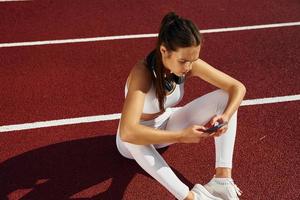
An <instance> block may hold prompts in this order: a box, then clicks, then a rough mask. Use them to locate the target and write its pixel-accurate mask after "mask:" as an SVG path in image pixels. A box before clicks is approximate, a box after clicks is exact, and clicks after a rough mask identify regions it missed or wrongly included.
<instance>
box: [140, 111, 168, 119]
mask: <svg viewBox="0 0 300 200" xmlns="http://www.w3.org/2000/svg"><path fill="white" fill-rule="evenodd" d="M163 113H164V111H160V112H158V113H153V114H146V113H143V114H142V116H141V120H144V121H148V120H153V119H155V118H156V117H158V116H159V115H161V114H163Z"/></svg>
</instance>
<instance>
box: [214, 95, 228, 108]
mask: <svg viewBox="0 0 300 200" xmlns="http://www.w3.org/2000/svg"><path fill="white" fill-rule="evenodd" d="M214 99H215V100H216V101H215V103H216V106H217V111H218V112H220V113H222V112H224V110H225V108H226V106H227V103H228V99H229V94H228V92H226V91H225V90H222V89H219V90H216V91H215V98H214Z"/></svg>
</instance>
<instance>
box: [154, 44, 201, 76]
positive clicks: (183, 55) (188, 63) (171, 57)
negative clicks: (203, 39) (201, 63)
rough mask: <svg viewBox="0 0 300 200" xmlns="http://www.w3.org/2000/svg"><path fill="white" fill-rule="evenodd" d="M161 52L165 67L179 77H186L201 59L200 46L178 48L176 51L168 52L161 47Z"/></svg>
mask: <svg viewBox="0 0 300 200" xmlns="http://www.w3.org/2000/svg"><path fill="white" fill-rule="evenodd" d="M160 51H161V54H162V61H163V64H164V66H165V67H166V68H167V69H168V70H170V72H172V73H174V74H175V75H177V76H185V75H186V74H187V73H188V72H189V71H190V70H191V69H192V66H193V63H194V62H195V61H196V60H198V58H199V54H200V45H199V46H192V47H185V48H178V49H177V50H176V51H168V50H167V49H166V48H165V47H164V46H163V45H161V47H160Z"/></svg>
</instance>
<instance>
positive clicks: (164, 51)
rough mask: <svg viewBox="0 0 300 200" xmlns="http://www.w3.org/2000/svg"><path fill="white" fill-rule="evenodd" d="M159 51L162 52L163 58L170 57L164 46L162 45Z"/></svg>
mask: <svg viewBox="0 0 300 200" xmlns="http://www.w3.org/2000/svg"><path fill="white" fill-rule="evenodd" d="M159 50H160V53H161V55H162V56H163V57H166V56H168V50H167V48H166V47H165V46H164V45H163V44H162V45H160V47H159Z"/></svg>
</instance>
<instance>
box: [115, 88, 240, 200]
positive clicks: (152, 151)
mask: <svg viewBox="0 0 300 200" xmlns="http://www.w3.org/2000/svg"><path fill="white" fill-rule="evenodd" d="M127 91H128V90H127V86H125V97H126V95H127ZM183 93H184V84H181V85H176V88H175V89H174V91H173V92H172V93H171V94H169V95H168V96H167V97H166V101H165V105H164V106H165V108H166V111H165V112H164V113H163V114H161V115H160V116H158V117H157V118H155V119H153V120H148V121H142V120H141V121H140V124H142V125H145V126H149V127H153V128H156V129H162V130H170V131H172V130H173V131H176V130H182V129H184V128H186V127H189V126H190V125H205V124H206V123H207V122H209V121H210V120H211V118H212V117H213V116H215V115H221V114H223V112H224V110H225V108H226V105H227V101H228V94H227V93H226V92H225V91H223V90H216V91H214V92H211V93H208V94H206V95H204V96H201V97H199V98H197V99H195V100H193V101H192V102H190V103H188V104H186V105H185V106H183V107H181V108H179V109H178V110H172V109H170V107H172V106H175V105H176V104H177V103H179V102H180V100H181V99H182V96H183ZM158 112H159V104H158V100H157V98H156V96H155V88H154V85H153V84H152V87H151V89H150V90H149V91H148V93H147V94H146V98H145V103H144V108H143V113H158ZM236 126H237V113H234V115H233V116H232V117H231V119H230V121H229V123H228V130H227V132H226V133H225V134H223V135H221V136H220V137H216V138H215V139H214V140H215V150H216V163H215V167H227V168H232V156H233V149H234V141H235V135H236ZM119 134H120V133H119V127H118V132H117V136H116V143H117V148H118V150H119V152H120V153H121V154H122V155H123V156H124V157H126V158H129V159H134V160H136V162H137V163H138V164H139V165H140V166H141V167H142V168H143V169H144V170H145V171H146V172H147V173H149V174H150V175H151V176H152V177H153V178H155V179H156V180H157V181H158V182H160V183H161V184H162V185H163V186H164V187H165V188H166V189H167V190H168V191H170V192H171V193H172V194H173V195H174V196H175V197H176V198H177V199H185V198H186V197H187V195H188V193H189V188H188V186H186V185H185V184H184V183H183V182H182V181H181V180H179V178H178V177H177V176H176V175H175V174H174V172H173V171H172V169H171V168H170V167H169V166H168V164H167V163H166V162H165V160H164V159H163V157H162V156H161V155H160V154H159V153H158V152H157V150H156V149H158V148H162V147H165V146H168V145H169V144H153V145H136V144H132V143H128V142H124V141H122V140H121V139H120V136H119Z"/></svg>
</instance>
